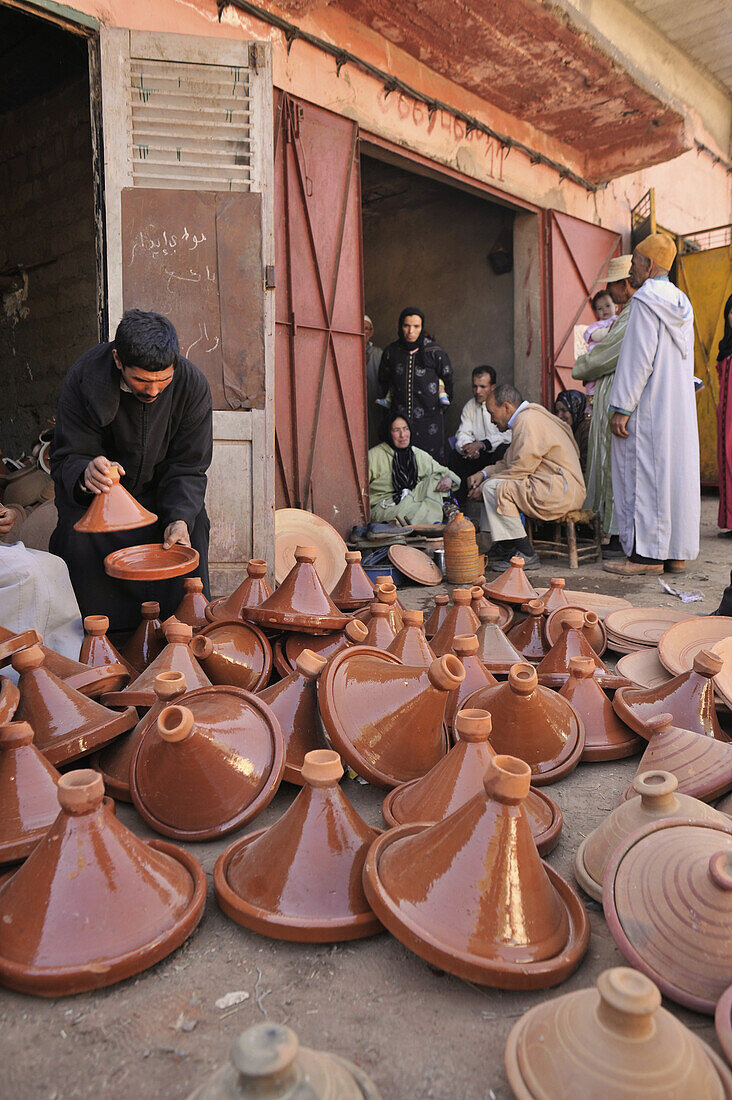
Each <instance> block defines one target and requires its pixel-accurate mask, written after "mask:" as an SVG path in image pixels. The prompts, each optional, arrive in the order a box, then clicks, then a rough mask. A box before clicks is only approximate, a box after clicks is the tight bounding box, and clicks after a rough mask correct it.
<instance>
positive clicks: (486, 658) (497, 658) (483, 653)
mask: <svg viewBox="0 0 732 1100" xmlns="http://www.w3.org/2000/svg"><path fill="white" fill-rule="evenodd" d="M478 616H479V619H480V626H479V628H478V634H477V638H478V658H479V660H480V661H481V662H482V663H483V665H484V666H485V668H486V669H487V670H488V671H489V672H491V673H492V674H493V675H494V676H508V673H509V671H510V669H511V668H512V666H513V665H515V664H520V663H521V660H522V658H521V654H520V653H519V652H518V650H517V649H516V647H515V646H514V645H512V644H511V642H510V641H509V639H508V638H507V637H506V635H505V634H504V632H503V630H502V628H501V625H500V621H499V615H498V614H497V610H496V608H495V607H490V608H481V609H480V611H479V613H478Z"/></svg>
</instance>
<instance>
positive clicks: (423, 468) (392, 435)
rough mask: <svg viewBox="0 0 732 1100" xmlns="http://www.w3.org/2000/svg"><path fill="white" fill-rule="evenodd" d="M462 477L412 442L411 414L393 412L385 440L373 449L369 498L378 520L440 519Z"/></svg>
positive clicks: (418, 521)
mask: <svg viewBox="0 0 732 1100" xmlns="http://www.w3.org/2000/svg"><path fill="white" fill-rule="evenodd" d="M459 484H460V478H459V477H458V476H457V474H454V473H453V472H452V471H451V470H448V469H447V467H445V466H441V465H440V464H439V463H438V462H435V460H434V458H432V456H431V455H429V454H427V452H426V451H423V450H422V449H421V447H413V446H412V431H411V427H410V424H409V420H408V419H407V417H406V416H405V415H404V414H403V413H400V412H397V413H392V414H391V415H390V416H389V417H388V420H387V423H386V425H385V429H384V442H383V443H379V444H378V446H376V447H372V448H371V450H370V451H369V502H370V504H371V519H372V521H374V522H376V523H399V524H409V523H440V522H441V520H442V505H443V503H444V500H445V497H446V496H447V495H449V493H450V491H451V489H452V488H453V486H455V487H457V486H458V485H459Z"/></svg>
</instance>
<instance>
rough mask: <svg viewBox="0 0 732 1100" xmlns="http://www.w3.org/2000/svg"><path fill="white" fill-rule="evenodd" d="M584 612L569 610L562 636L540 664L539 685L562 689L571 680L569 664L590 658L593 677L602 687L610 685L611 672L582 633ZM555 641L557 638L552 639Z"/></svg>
mask: <svg viewBox="0 0 732 1100" xmlns="http://www.w3.org/2000/svg"><path fill="white" fill-rule="evenodd" d="M584 620H585V612H584V611H582V610H581V608H578V607H568V608H566V610H564V612H563V617H562V624H561V630H560V633H559V636H558V637H557V639H556V641H555V642H552V646H551V649H550V650H549V652H548V653H547V655H546V657H544V658H543V660H541V661H540V662H539V665H538V667H537V670H536V671H537V673H538V676H539V683H541V684H543V685H544V686H545V687H555V688H560V687H562V685H563V684H566V682H567V680H568V679H569V662H570V661H571V660H572V658H573V657H587V658H589V659H590V660H591V661H592V662H593V664H594V666H595V672H594V673H593V675H594V676H595V678H596V679H597V680H600V681H601V682H602V683H603V684H610V683H611V682H612V677H611V674H610V671H609V669H608V668H606V666H605V665H604V664H603V662H602V661H601V659H600V658H599V657H598V655H597V653H595V650H594V649H593V648H592V646H591V645H590V643H589V642H588V641H587V637H586V635H585V633H584V630H583V624H584ZM552 637H554V634H553V635H552Z"/></svg>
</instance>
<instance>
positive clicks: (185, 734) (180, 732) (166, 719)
mask: <svg viewBox="0 0 732 1100" xmlns="http://www.w3.org/2000/svg"><path fill="white" fill-rule="evenodd" d="M157 724H158V733H159V734H160V736H161V737H162V739H163V741H167V742H168V743H169V744H177V742H179V741H187V740H188V738H189V737H190V736H191V735H192V733H193V715H192V713H191V711H190V710H189V709H188V707H179V706H172V707H165V708H164V709H163V710H161V711H160V714H159V715H158V723H157Z"/></svg>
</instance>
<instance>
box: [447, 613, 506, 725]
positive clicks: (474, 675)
mask: <svg viewBox="0 0 732 1100" xmlns="http://www.w3.org/2000/svg"><path fill="white" fill-rule="evenodd" d="M452 651H453V653H454V654H455V656H456V657H457V659H458V660H459V661H460V664H461V665H462V666H463V668H464V669H465V679H464V680H463V681H462V683H461V684H459V685H458V686H457V687H456V688H455V690H454V691H451V692H450V694H449V696H448V700H447V707H446V708H445V721H446V722H447V728H448V729H449V730H450V732H451V733H452V731H453V724H454V721H455V716H456V714H457V713H458V711H459V710H461V709H462V705H463V700H464V699H467V698H468V696H469V695H472V694H473V692H474V691H477V690H478V688H482V687H490V686H491V685H492V684H497V683H498V681H497V680H496V678H495V676H492V675H491V674H490V672H487V671H486V669H485V668H484V666H483V665H482V664H481V662H480V661H479V660H478V656H477V654H478V639H477V638H476V636H475V634H456V635H455V637H454V638H453V640H452Z"/></svg>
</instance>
